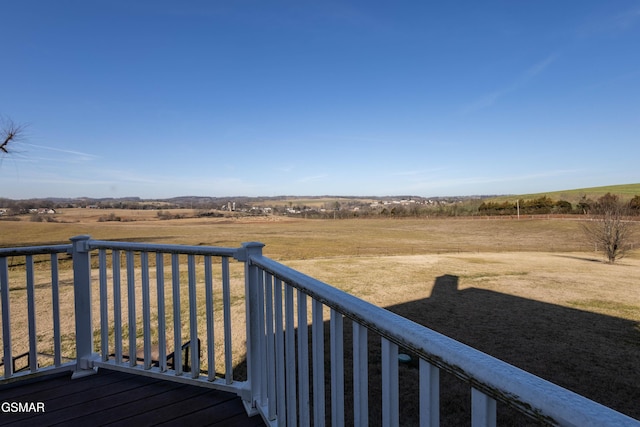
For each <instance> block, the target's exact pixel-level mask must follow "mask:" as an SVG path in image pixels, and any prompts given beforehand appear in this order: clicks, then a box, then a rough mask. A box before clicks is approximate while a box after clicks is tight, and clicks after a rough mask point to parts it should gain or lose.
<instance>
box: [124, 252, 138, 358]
mask: <svg viewBox="0 0 640 427" xmlns="http://www.w3.org/2000/svg"><path fill="white" fill-rule="evenodd" d="M133 255H134V253H133V252H132V251H127V253H126V259H127V303H128V306H129V319H128V320H129V366H136V363H137V361H136V358H137V354H136V353H137V348H136V347H137V344H136V338H137V337H136V335H137V331H136V329H137V328H136V326H137V320H136V282H135V274H136V270H135V266H134V257H133Z"/></svg>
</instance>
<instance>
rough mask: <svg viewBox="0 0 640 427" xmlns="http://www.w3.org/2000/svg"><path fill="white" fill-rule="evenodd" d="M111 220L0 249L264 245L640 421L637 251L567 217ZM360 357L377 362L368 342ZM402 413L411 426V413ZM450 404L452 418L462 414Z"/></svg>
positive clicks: (64, 225)
mask: <svg viewBox="0 0 640 427" xmlns="http://www.w3.org/2000/svg"><path fill="white" fill-rule="evenodd" d="M110 212H111V211H109V212H105V211H95V210H75V209H70V210H63V212H61V213H60V214H59V215H57V216H56V218H57V220H58V222H55V223H33V222H28V221H26V220H24V221H19V222H14V221H0V246H3V247H4V246H16V245H36V244H45V243H46V244H48V243H65V242H68V238H69V237H71V236H74V235H78V234H90V235H91V236H92V237H93V238H96V239H109V240H127V241H146V242H153V243H180V244H188V245H213V246H239V245H240V244H241V243H242V242H245V241H260V242H262V243H265V244H266V246H265V248H264V254H265V255H267V256H269V257H271V258H273V259H276V260H278V261H281V262H283V263H284V264H286V265H288V266H290V267H292V268H295V269H298V270H300V271H302V272H304V273H306V274H309V275H311V276H313V277H315V278H318V279H320V280H322V281H325V282H327V283H329V284H331V285H334V286H336V287H338V288H341V289H343V290H345V291H347V292H349V293H352V294H354V295H356V296H359V297H361V298H363V299H365V300H367V301H370V302H372V303H374V304H376V305H379V306H382V307H386V308H388V309H389V310H391V311H394V312H396V313H398V314H401V315H403V316H405V317H408V318H410V319H412V320H414V321H416V322H418V323H421V324H424V325H426V326H428V327H430V328H432V329H434V330H436V331H438V332H441V333H444V334H446V335H448V336H451V337H452V338H455V339H457V340H460V341H462V342H464V343H466V344H469V345H471V346H473V347H475V348H478V349H480V350H481V351H484V352H486V353H489V354H491V355H493V356H495V357H497V358H500V359H503V360H505V361H507V362H509V363H512V364H514V365H516V366H518V367H521V368H523V369H525V370H527V371H530V372H532V373H534V374H536V375H539V376H541V377H543V378H545V379H548V380H550V381H552V382H554V383H557V384H559V385H562V386H564V387H567V388H569V389H571V390H574V391H576V392H578V393H580V394H583V395H585V396H587V397H589V398H591V399H594V400H596V401H598V402H601V403H603V404H605V405H607V406H610V407H613V408H614V409H617V410H619V411H622V412H624V413H627V414H629V415H631V416H633V417H636V418H640V406H639V405H638V404H637V403H638V402H639V401H640V374H639V372H640V358H638V354H640V326H639V325H640V274H639V273H640V251H639V250H636V251H635V252H632V253H631V254H630V255H629V256H628V257H627V258H624V259H622V260H621V261H619V262H618V263H616V264H615V265H609V264H606V263H604V262H603V261H604V257H603V255H602V254H601V253H595V252H593V248H591V247H589V246H588V245H587V244H586V243H585V242H584V239H583V238H582V234H581V231H580V224H579V221H577V220H543V219H536V220H530V219H521V220H515V219H495V220H487V219H482V220H481V219H469V218H465V219H397V220H390V219H370V220H369V219H367V220H355V219H354V220H299V219H298V220H294V219H287V218H282V217H267V218H252V219H251V218H244V219H243V218H236V219H234V218H226V219H225V218H217V219H182V220H159V219H158V218H157V215H156V214H155V212H150V211H148V212H147V211H140V212H137V211H115V212H114V214H115V215H117V216H120V217H121V218H122V219H123V221H121V222H98V220H99V218H100V216H104V215H107V214H109V213H110ZM639 233H640V230H639ZM636 236H637V238H638V237H640V236H639V235H638V234H637V235H636ZM236 286H237V287H241V284H236ZM41 292H44V291H41ZM18 294H19V292H18V293H16V294H15V295H16V297H18V296H19V295H18ZM22 297H23V296H22ZM44 298H46V295H44ZM236 303H237V305H238V307H241V305H242V301H241V299H237V300H236ZM12 315H15V316H22V314H20V313H12ZM68 332H69V333H71V332H72V331H68ZM347 339H348V337H347ZM347 357H348V355H347ZM370 357H371V359H372V360H373V361H374V363H375V360H376V357H378V353H377V350H376V346H375V343H374V344H373V345H372V353H371V356H370ZM412 369H414V367H412V366H406V367H403V368H402V371H403V375H404V376H403V380H402V381H401V383H402V384H403V390H404V392H403V395H405V394H406V395H411V393H412V390H413V388H414V387H415V386H416V385H415V383H414V380H412V379H411V378H412V377H415V375H412V372H413V371H412ZM373 377H375V375H372V378H373ZM449 381H450V379H447V378H443V383H444V384H449ZM374 382H375V381H374V380H373V379H372V387H375V384H374ZM465 393H468V390H466V388H461V387H459V386H450V387H449V386H447V387H444V386H443V397H442V401H443V402H444V401H445V400H446V399H448V398H451V399H452V401H453V402H457V401H458V402H459V401H460V399H462V400H463V401H468V399H467V397H468V396H467V395H466V394H465ZM403 399H404V398H403ZM456 399H457V400H456ZM408 400H410V399H408ZM403 402H404V400H403ZM403 405H405V406H403V408H404V409H403V414H405V415H407V416H408V421H407V423H408V424H411V423H412V421H411V420H412V418H411V416H412V415H411V414H412V411H415V408H414V407H412V406H411V404H410V403H403ZM447 405H453V404H444V403H443V411H445V412H447V413H449V414H453V415H452V416H453V417H455V414H456V413H458V412H461V411H463V409H460V408H464V407H465V404H460V405H457V406H456V405H454V406H451V407H449V406H447ZM467 406H468V405H467ZM452 419H453V420H455V419H456V418H452Z"/></svg>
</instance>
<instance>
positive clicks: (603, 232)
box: [582, 193, 635, 264]
mask: <svg viewBox="0 0 640 427" xmlns="http://www.w3.org/2000/svg"><path fill="white" fill-rule="evenodd" d="M634 226H635V224H634V222H633V221H631V220H630V211H629V203H625V202H623V201H621V200H620V199H619V197H618V196H616V195H612V194H610V193H607V194H606V195H604V196H602V197H601V198H600V199H598V202H597V204H596V206H595V209H594V212H593V216H592V217H591V220H590V221H588V222H585V223H584V224H583V227H582V229H583V231H584V233H585V236H586V238H587V239H588V241H589V242H590V243H591V244H592V245H594V246H595V247H596V249H602V250H603V251H604V253H605V256H606V257H607V261H608V262H609V263H610V264H613V263H614V262H616V260H618V259H620V258H623V257H624V256H625V255H626V254H627V252H628V251H629V250H630V249H632V245H631V240H632V238H633V232H634Z"/></svg>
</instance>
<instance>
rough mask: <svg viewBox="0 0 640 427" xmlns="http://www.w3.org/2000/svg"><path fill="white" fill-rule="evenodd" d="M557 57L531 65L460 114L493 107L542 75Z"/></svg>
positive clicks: (465, 108)
mask: <svg viewBox="0 0 640 427" xmlns="http://www.w3.org/2000/svg"><path fill="white" fill-rule="evenodd" d="M558 56H559V55H558V54H557V53H554V54H551V55H549V56H548V57H546V58H544V59H543V60H541V61H539V62H537V63H535V64H533V65H532V66H531V67H529V68H527V69H526V70H525V71H524V72H523V73H522V74H521V75H520V76H518V77H517V78H516V79H515V80H514V81H513V82H511V83H510V84H509V85H507V86H505V87H503V88H499V89H496V90H495V91H492V92H489V93H487V94H486V95H484V96H482V97H480V98H478V99H477V100H475V101H473V102H471V103H469V104H467V105H466V106H464V107H463V108H462V114H463V115H465V114H469V113H473V112H475V111H478V110H482V109H485V108H489V107H491V106H493V105H495V104H496V103H497V102H498V100H499V99H500V98H502V97H504V96H506V95H508V94H510V93H512V92H515V91H517V90H518V89H520V88H522V87H523V86H525V85H526V84H527V83H529V82H530V81H531V80H533V79H534V78H536V77H537V76H539V75H540V74H542V73H543V72H544V71H545V70H546V69H547V68H549V66H550V65H551V64H552V63H553V62H554V61H555V60H556V59H557V58H558Z"/></svg>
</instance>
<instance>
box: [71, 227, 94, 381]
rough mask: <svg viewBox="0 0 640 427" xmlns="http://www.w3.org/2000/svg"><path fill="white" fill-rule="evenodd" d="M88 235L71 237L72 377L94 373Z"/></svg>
mask: <svg viewBox="0 0 640 427" xmlns="http://www.w3.org/2000/svg"><path fill="white" fill-rule="evenodd" d="M89 239H90V236H87V235H82V236H75V237H72V238H71V242H72V243H73V248H72V251H73V252H72V256H73V296H74V305H75V321H76V371H75V372H74V374H73V376H72V378H78V377H83V376H86V375H91V374H95V373H96V372H97V369H95V368H94V367H93V324H92V322H91V319H92V317H91V260H90V256H89V244H88V243H89Z"/></svg>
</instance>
